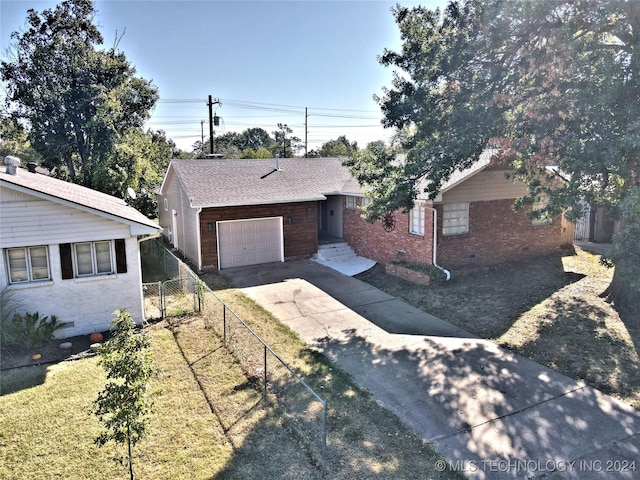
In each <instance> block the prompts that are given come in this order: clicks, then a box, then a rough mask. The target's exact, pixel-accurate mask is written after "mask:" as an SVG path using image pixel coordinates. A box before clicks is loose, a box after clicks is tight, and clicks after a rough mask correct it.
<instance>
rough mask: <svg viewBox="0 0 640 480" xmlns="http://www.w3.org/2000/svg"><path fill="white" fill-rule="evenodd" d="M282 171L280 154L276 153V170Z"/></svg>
mask: <svg viewBox="0 0 640 480" xmlns="http://www.w3.org/2000/svg"><path fill="white" fill-rule="evenodd" d="M279 171H280V155H278V154H277V153H276V172H279Z"/></svg>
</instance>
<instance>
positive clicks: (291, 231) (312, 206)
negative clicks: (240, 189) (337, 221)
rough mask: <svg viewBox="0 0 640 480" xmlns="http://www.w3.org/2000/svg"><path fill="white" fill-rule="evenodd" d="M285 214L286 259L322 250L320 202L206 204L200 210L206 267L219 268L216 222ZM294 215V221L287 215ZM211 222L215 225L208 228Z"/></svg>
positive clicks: (203, 258) (292, 217) (204, 264)
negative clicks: (320, 239) (319, 244)
mask: <svg viewBox="0 0 640 480" xmlns="http://www.w3.org/2000/svg"><path fill="white" fill-rule="evenodd" d="M280 216H281V217H284V219H285V222H284V225H283V229H284V232H283V235H284V259H285V261H286V260H295V259H301V258H309V257H311V256H312V255H313V254H315V253H316V252H317V251H318V218H317V208H316V202H300V203H278V204H273V205H250V206H239V207H224V208H206V209H204V210H202V213H201V214H200V235H201V239H202V240H201V242H202V265H203V267H202V268H203V270H206V269H217V268H218V243H217V242H218V241H217V232H216V222H217V221H221V220H241V219H249V218H266V217H280ZM288 217H291V224H288V223H287V222H286V219H287V218H288ZM209 223H211V225H212V229H211V231H209V230H208V224H209Z"/></svg>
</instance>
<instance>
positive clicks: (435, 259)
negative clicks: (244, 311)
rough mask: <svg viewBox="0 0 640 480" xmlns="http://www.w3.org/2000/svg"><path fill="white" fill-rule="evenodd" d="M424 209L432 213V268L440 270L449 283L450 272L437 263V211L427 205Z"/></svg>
mask: <svg viewBox="0 0 640 480" xmlns="http://www.w3.org/2000/svg"><path fill="white" fill-rule="evenodd" d="M425 207H426V208H428V209H429V210H431V211H432V212H433V246H432V250H433V260H432V263H433V266H434V267H436V268H437V269H439V270H442V272H444V274H445V277H446V280H447V281H449V280H450V279H451V272H450V271H449V270H447V269H446V268H443V267H441V266H440V265H438V262H437V257H438V211H437V210H436V209H435V208H434V207H430V206H429V205H425Z"/></svg>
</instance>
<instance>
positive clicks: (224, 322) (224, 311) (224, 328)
mask: <svg viewBox="0 0 640 480" xmlns="http://www.w3.org/2000/svg"><path fill="white" fill-rule="evenodd" d="M222 343H224V344H225V345H226V344H227V304H226V303H223V304H222Z"/></svg>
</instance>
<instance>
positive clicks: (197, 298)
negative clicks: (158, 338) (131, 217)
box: [143, 241, 328, 474]
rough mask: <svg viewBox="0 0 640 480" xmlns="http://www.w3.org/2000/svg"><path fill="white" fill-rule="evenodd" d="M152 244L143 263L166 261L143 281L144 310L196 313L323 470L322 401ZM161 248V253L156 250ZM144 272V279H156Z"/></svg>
mask: <svg viewBox="0 0 640 480" xmlns="http://www.w3.org/2000/svg"><path fill="white" fill-rule="evenodd" d="M145 243H154V244H155V245H151V246H150V247H149V248H147V249H146V250H145V252H143V255H144V254H145V253H148V254H149V258H147V259H143V268H144V265H147V264H148V262H153V261H156V262H159V263H161V265H163V266H167V267H168V270H167V271H166V272H165V273H164V274H163V273H161V272H159V270H160V268H158V265H156V266H155V267H154V268H153V269H152V272H153V275H155V276H156V277H157V278H161V279H162V278H166V277H167V276H168V275H174V276H175V278H172V279H169V280H158V281H155V282H148V283H145V284H143V289H144V293H145V315H147V318H164V317H167V316H171V315H177V314H183V313H187V309H191V311H194V312H200V313H201V314H202V315H203V316H204V320H205V325H206V328H208V329H213V331H215V332H216V333H217V334H218V335H219V336H220V337H221V338H222V340H223V344H224V346H225V347H226V348H227V349H228V351H229V352H230V353H231V354H232V355H233V356H234V357H235V359H236V361H237V363H238V366H239V368H241V369H242V370H243V372H244V374H245V375H246V376H247V378H248V379H249V380H250V381H251V383H252V384H253V385H254V386H255V387H256V388H258V389H260V391H261V392H262V394H263V399H264V400H265V401H264V402H263V403H264V405H265V406H268V407H270V408H273V409H275V411H277V412H278V413H279V414H280V415H281V416H282V418H283V419H284V420H285V421H284V425H285V426H286V428H287V429H288V430H289V432H290V433H291V434H292V435H293V436H294V437H296V438H297V439H298V440H299V441H300V442H301V444H302V445H304V446H305V447H306V449H307V451H308V453H309V456H310V458H311V460H312V462H313V463H314V464H315V465H316V466H317V467H318V468H319V469H320V470H321V471H322V472H323V474H324V472H325V467H326V462H327V410H328V406H327V401H326V400H324V399H323V398H322V397H320V396H319V395H318V394H317V393H316V392H315V391H314V390H313V389H312V388H311V387H310V386H309V385H307V383H306V382H305V381H304V380H303V379H302V378H300V376H299V375H298V374H296V372H295V371H294V370H293V369H291V368H290V367H289V365H287V363H286V362H284V361H283V360H282V359H281V358H280V357H279V356H278V354H277V353H276V352H274V351H273V349H271V347H269V346H268V345H267V344H266V343H265V342H264V341H263V340H262V338H260V336H259V335H258V334H257V333H255V332H254V331H253V330H252V329H251V327H250V326H249V325H247V324H246V323H245V322H244V321H243V320H242V319H241V318H240V317H239V316H238V315H237V314H236V313H235V312H234V311H233V310H232V309H231V308H230V307H229V306H228V305H227V304H225V302H224V301H223V300H222V299H220V298H219V297H218V296H217V295H216V294H215V293H214V292H213V291H212V290H211V289H210V288H209V287H208V286H207V285H206V284H205V283H204V282H202V281H201V280H200V278H199V277H198V276H197V275H196V274H195V273H193V271H191V269H189V267H188V266H187V265H186V264H185V263H184V262H182V261H181V260H180V259H178V258H177V257H176V256H175V255H173V254H172V253H171V252H169V251H168V250H166V248H165V247H164V245H163V244H162V242H151V241H148V242H144V243H143V245H144V244H145ZM160 249H161V250H164V252H161V251H160ZM156 277H144V272H143V278H156Z"/></svg>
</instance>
